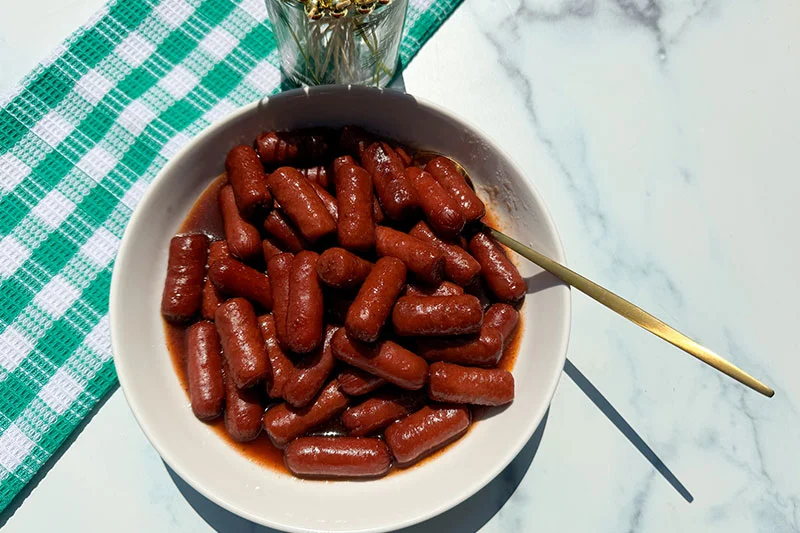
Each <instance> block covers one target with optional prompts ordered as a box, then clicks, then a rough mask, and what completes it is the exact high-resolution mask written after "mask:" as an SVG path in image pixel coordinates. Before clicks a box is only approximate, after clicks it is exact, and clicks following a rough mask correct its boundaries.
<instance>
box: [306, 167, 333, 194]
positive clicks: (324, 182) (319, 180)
mask: <svg viewBox="0 0 800 533" xmlns="http://www.w3.org/2000/svg"><path fill="white" fill-rule="evenodd" d="M299 170H300V174H302V175H303V177H304V178H305V179H307V180H308V181H310V182H311V183H316V184H317V185H320V186H321V187H322V188H324V189H330V188H331V186H332V185H333V183H332V182H333V180H332V179H331V176H330V174H329V173H328V169H327V168H325V167H324V166H323V165H317V166H314V167H308V168H301V169H299Z"/></svg>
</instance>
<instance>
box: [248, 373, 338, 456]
mask: <svg viewBox="0 0 800 533" xmlns="http://www.w3.org/2000/svg"><path fill="white" fill-rule="evenodd" d="M349 402H350V400H349V399H348V397H347V396H345V395H344V394H343V393H342V391H340V390H339V384H338V383H337V382H336V380H333V381H331V382H330V383H328V384H327V385H326V386H325V388H324V389H322V392H320V393H319V395H318V396H317V398H316V399H315V400H314V403H312V404H311V405H308V406H306V407H303V408H302V409H298V408H296V407H292V406H290V405H289V404H287V403H282V404H279V405H276V406H275V407H273V408H271V409H269V410H268V411H267V412H266V414H264V429H265V430H266V431H267V435H269V438H270V440H271V441H272V443H273V444H274V445H275V446H276V447H278V448H285V447H286V445H287V444H289V443H290V442H291V441H293V440H294V439H296V438H297V437H300V436H301V435H303V434H304V433H306V432H307V431H308V430H310V429H312V428H314V427H316V426H318V425H320V424H322V423H324V422H327V421H328V420H331V419H332V418H334V417H336V416H338V415H339V414H340V413H341V412H342V411H344V410H345V408H346V407H347V404H348V403H349Z"/></svg>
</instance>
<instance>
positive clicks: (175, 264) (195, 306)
mask: <svg viewBox="0 0 800 533" xmlns="http://www.w3.org/2000/svg"><path fill="white" fill-rule="evenodd" d="M207 259H208V237H206V236H205V235H202V234H195V235H178V236H175V237H173V238H172V240H171V241H170V242H169V259H168V260H167V280H166V281H165V282H164V293H163V294H162V296H161V314H162V315H164V318H166V319H167V320H168V321H170V322H175V323H180V322H186V321H188V320H191V319H192V318H193V317H194V316H195V315H197V313H198V312H199V311H200V305H201V303H202V298H203V280H204V279H205V275H206V260H207Z"/></svg>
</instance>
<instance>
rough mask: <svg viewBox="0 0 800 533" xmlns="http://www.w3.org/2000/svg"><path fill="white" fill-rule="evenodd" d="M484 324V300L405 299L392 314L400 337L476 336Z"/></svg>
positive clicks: (438, 297)
mask: <svg viewBox="0 0 800 533" xmlns="http://www.w3.org/2000/svg"><path fill="white" fill-rule="evenodd" d="M482 322H483V309H482V308H481V301H480V300H478V299H477V298H476V297H474V296H472V295H471V294H462V295H459V296H403V297H402V298H400V299H399V300H397V303H396V304H395V306H394V310H393V311H392V324H394V331H395V333H397V334H398V335H404V336H408V335H424V336H431V335H466V334H469V333H477V332H478V331H479V330H480V329H481V323H482Z"/></svg>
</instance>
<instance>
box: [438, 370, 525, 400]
mask: <svg viewBox="0 0 800 533" xmlns="http://www.w3.org/2000/svg"><path fill="white" fill-rule="evenodd" d="M428 397H429V398H430V399H431V400H435V401H437V402H452V403H469V404H473V405H495V406H496V405H505V404H507V403H511V402H512V401H513V400H514V376H513V375H511V372H509V371H508V370H502V369H498V368H470V367H466V366H460V365H453V364H450V363H433V364H432V365H431V366H430V369H429V379H428Z"/></svg>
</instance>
